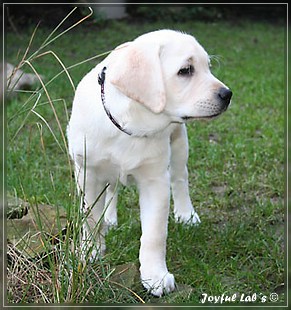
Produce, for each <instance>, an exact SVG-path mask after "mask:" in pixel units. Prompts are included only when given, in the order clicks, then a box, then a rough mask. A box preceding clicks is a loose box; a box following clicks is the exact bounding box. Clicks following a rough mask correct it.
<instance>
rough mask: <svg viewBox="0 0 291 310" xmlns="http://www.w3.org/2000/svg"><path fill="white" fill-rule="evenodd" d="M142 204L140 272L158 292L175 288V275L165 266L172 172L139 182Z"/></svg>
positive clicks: (153, 289) (142, 278) (147, 285)
mask: <svg viewBox="0 0 291 310" xmlns="http://www.w3.org/2000/svg"><path fill="white" fill-rule="evenodd" d="M138 185H139V191H140V208H141V213H140V214H141V226H142V236H141V246H140V255H139V259H140V272H141V280H142V284H143V285H144V287H145V288H146V289H147V290H149V291H150V292H151V293H152V294H153V295H155V296H161V295H162V294H163V293H164V292H166V293H168V292H171V291H173V290H174V288H175V281H174V276H173V275H172V274H170V273H169V272H168V269H167V266H166V239H167V229H168V215H169V192H170V182H169V175H168V173H167V172H165V175H164V177H159V178H155V179H150V178H148V179H144V180H142V181H140V182H139V184H138Z"/></svg>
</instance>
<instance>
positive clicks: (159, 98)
mask: <svg viewBox="0 0 291 310" xmlns="http://www.w3.org/2000/svg"><path fill="white" fill-rule="evenodd" d="M159 52H160V46H159V45H156V46H152V45H149V44H146V43H144V42H135V41H133V42H131V43H130V44H129V45H127V46H125V47H123V46H122V47H121V48H117V49H116V50H115V51H114V52H113V53H115V55H114V57H113V59H114V61H113V62H112V63H111V64H110V65H109V68H110V72H111V73H110V82H111V83H112V84H113V85H115V86H116V87H117V88H118V89H119V90H120V91H121V92H122V93H123V94H125V95H126V96H128V97H129V98H131V99H133V100H135V101H137V102H139V103H141V104H144V105H145V106H146V107H147V108H148V109H150V110H151V111H153V112H154V113H160V112H161V111H162V110H163V109H164V107H165V104H166V95H165V90H164V81H163V76H162V69H161V63H160V56H159ZM111 66H112V67H111ZM109 68H108V69H109Z"/></svg>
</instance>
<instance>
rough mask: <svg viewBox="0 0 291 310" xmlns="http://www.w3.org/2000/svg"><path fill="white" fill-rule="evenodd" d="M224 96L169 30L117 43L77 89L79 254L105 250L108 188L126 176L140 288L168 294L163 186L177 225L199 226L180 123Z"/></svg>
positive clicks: (112, 203)
mask: <svg viewBox="0 0 291 310" xmlns="http://www.w3.org/2000/svg"><path fill="white" fill-rule="evenodd" d="M231 96H232V92H231V91H230V90H229V88H227V87H226V86H225V85H224V84H223V83H222V82H221V81H219V80H218V79H216V78H215V77H214V76H213V75H212V74H211V72H210V69H209V57H208V55H207V53H206V52H205V50H204V49H203V47H202V46H201V45H200V44H199V43H198V42H197V41H196V40H195V38H194V37H192V36H190V35H187V34H183V33H181V32H177V31H173V30H159V31H154V32H150V33H147V34H144V35H142V36H140V37H138V38H137V39H135V40H134V41H132V42H128V43H125V44H122V45H120V46H119V47H117V48H116V49H115V50H114V51H113V52H111V54H109V56H108V57H107V58H106V59H104V60H103V61H102V62H101V63H99V64H98V65H97V66H96V67H95V68H94V69H93V70H92V71H90V72H89V73H88V74H87V75H86V76H85V77H84V78H83V79H82V81H81V82H80V84H79V85H78V87H77V90H76V94H75V98H74V102H73V109H72V115H71V119H70V122H69V125H68V129H67V135H68V141H69V150H70V154H71V157H72V159H73V161H74V164H75V175H76V179H77V183H78V187H79V190H80V191H81V192H82V193H83V194H84V199H85V205H84V210H85V212H87V214H86V223H85V224H84V227H83V235H82V242H83V249H84V251H85V250H88V249H90V255H91V257H92V258H94V257H95V256H96V255H98V254H99V253H101V254H102V253H103V252H104V250H105V242H104V235H105V232H106V227H107V226H108V224H110V225H116V224H117V212H116V202H117V197H116V196H117V195H115V194H114V193H115V191H114V189H115V186H116V184H117V182H118V180H120V181H121V182H122V183H123V184H126V183H127V179H128V177H132V178H133V179H134V180H135V181H136V184H137V186H138V189H139V202H140V218H141V225H142V236H141V246H140V254H139V259H140V272H141V281H142V283H143V285H144V287H145V288H147V289H148V290H149V291H150V292H151V293H152V294H153V295H156V296H161V295H162V294H163V293H164V292H170V291H172V290H174V288H175V284H174V276H173V275H172V274H171V273H169V272H168V269H167V266H166V238H167V224H168V215H169V199H170V187H171V188H172V194H173V200H174V214H175V218H176V220H177V221H182V222H185V223H194V224H195V223H199V222H200V219H199V216H198V215H197V213H196V212H195V210H194V208H193V206H192V203H191V200H190V197H189V191H188V171H187V159H188V141H187V132H186V127H185V122H186V121H188V120H197V119H210V118H213V117H215V116H218V115H219V114H221V113H222V112H224V111H225V110H226V109H227V107H228V106H229V104H230V100H231ZM106 184H110V186H109V187H108V188H107V191H106V194H104V195H101V196H100V193H101V192H102V191H103V190H104V188H105V187H106ZM104 209H106V210H104ZM103 213H104V217H103ZM103 218H104V219H105V221H103ZM96 227H98V229H96Z"/></svg>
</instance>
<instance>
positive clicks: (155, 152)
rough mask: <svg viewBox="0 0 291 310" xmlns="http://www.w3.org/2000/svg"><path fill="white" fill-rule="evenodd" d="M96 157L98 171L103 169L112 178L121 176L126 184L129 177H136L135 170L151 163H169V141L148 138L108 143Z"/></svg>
mask: <svg viewBox="0 0 291 310" xmlns="http://www.w3.org/2000/svg"><path fill="white" fill-rule="evenodd" d="M135 140H136V141H135ZM97 154H98V155H97ZM96 155H97V156H96ZM94 157H95V159H96V160H97V162H96V164H97V166H98V170H100V169H101V170H102V171H104V173H105V174H107V175H110V176H114V177H118V176H119V177H120V179H121V181H122V182H123V183H126V181H127V178H128V176H129V175H134V171H135V169H138V168H139V167H142V166H144V165H146V164H149V163H153V164H155V163H157V164H158V163H159V162H161V161H168V160H169V143H168V141H167V139H166V140H164V139H162V140H151V139H147V138H142V140H139V139H135V138H134V139H132V140H131V139H129V140H128V141H107V143H106V144H103V146H102V147H99V148H98V149H97V150H96V153H95V156H94ZM98 159H99V160H98ZM102 173H103V172H102Z"/></svg>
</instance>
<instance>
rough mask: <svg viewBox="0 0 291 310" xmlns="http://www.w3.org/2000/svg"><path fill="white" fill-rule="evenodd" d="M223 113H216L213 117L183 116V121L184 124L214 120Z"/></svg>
mask: <svg viewBox="0 0 291 310" xmlns="http://www.w3.org/2000/svg"><path fill="white" fill-rule="evenodd" d="M220 114H221V113H216V114H212V115H206V116H182V117H181V118H182V120H183V121H184V122H187V121H192V120H193V121H194V120H207V119H212V118H215V117H217V116H219V115H220Z"/></svg>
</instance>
